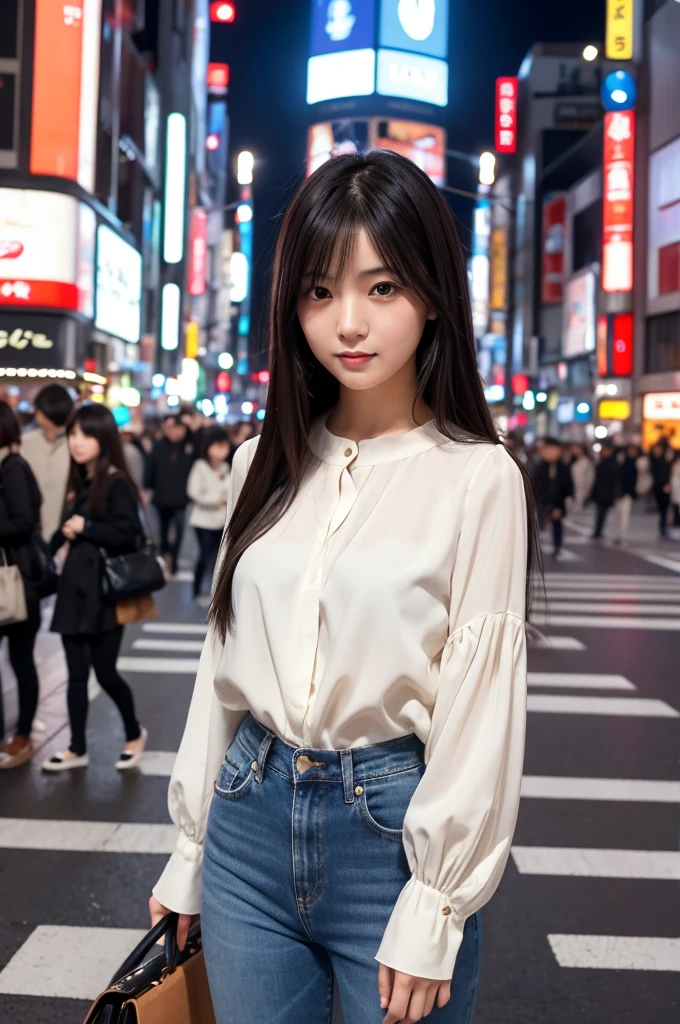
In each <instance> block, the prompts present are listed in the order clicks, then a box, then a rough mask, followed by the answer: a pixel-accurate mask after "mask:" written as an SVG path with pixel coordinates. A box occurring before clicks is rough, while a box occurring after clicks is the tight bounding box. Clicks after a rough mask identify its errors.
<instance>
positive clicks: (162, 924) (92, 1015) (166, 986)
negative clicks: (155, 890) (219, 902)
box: [84, 914, 215, 1024]
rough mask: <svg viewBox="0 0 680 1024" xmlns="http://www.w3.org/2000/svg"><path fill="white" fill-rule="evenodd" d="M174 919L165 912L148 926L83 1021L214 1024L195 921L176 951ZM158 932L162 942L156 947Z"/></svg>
mask: <svg viewBox="0 0 680 1024" xmlns="http://www.w3.org/2000/svg"><path fill="white" fill-rule="evenodd" d="M177 921H178V915H177V914H168V915H167V916H166V917H164V918H163V920H162V921H159V923H158V924H157V925H156V926H155V927H154V928H152V929H151V931H150V932H149V933H148V934H147V935H146V936H145V937H144V938H143V939H142V941H141V942H140V943H139V945H138V946H137V948H136V949H134V950H133V952H132V953H131V954H130V956H129V957H128V958H127V960H126V961H125V963H124V964H123V966H122V967H121V968H120V970H119V971H117V972H116V975H115V976H114V978H113V980H112V981H111V984H110V985H109V987H108V988H107V989H106V990H105V991H104V992H102V994H101V995H100V996H98V997H97V999H95V1001H94V1003H93V1004H92V1007H91V1009H90V1012H89V1013H88V1015H87V1017H86V1018H85V1021H84V1024H215V1014H214V1011H213V1007H212V1001H211V998H210V989H209V988H208V976H207V974H206V970H205V962H204V959H203V950H202V948H201V931H200V925H195V927H194V928H192V929H191V931H190V932H189V938H188V940H187V944H186V947H185V948H184V950H183V952H181V953H180V952H178V950H177V942H176V934H177ZM163 936H165V946H164V947H163V946H158V945H157V943H158V940H159V939H161V938H163ZM152 950H153V953H152V955H151V956H148V954H149V953H151V951H152ZM145 957H146V958H147V959H145Z"/></svg>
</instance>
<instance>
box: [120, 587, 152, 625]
mask: <svg viewBox="0 0 680 1024" xmlns="http://www.w3.org/2000/svg"><path fill="white" fill-rule="evenodd" d="M157 618H158V608H157V607H156V602H155V601H154V599H153V594H142V595H141V596H140V597H128V598H127V599H126V600H125V601H116V622H117V623H118V625H119V626H131V625H132V623H133V622H143V621H144V620H145V619H157Z"/></svg>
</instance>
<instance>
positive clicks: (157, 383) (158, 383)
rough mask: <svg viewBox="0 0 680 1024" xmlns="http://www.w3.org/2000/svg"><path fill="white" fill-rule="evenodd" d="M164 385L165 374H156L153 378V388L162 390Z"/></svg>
mask: <svg viewBox="0 0 680 1024" xmlns="http://www.w3.org/2000/svg"><path fill="white" fill-rule="evenodd" d="M164 384H165V374H163V373H154V375H153V377H152V378H151V386H152V387H154V388H162V387H163V385H164Z"/></svg>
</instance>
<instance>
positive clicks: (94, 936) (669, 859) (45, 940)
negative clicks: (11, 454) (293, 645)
mask: <svg viewBox="0 0 680 1024" xmlns="http://www.w3.org/2000/svg"><path fill="white" fill-rule="evenodd" d="M546 587H547V591H548V599H549V602H550V605H551V608H552V612H551V613H550V614H549V615H548V616H546V620H545V621H544V622H543V623H541V622H540V621H539V622H537V623H535V624H536V625H539V626H540V628H539V629H537V630H534V631H532V632H531V636H530V657H535V656H536V655H540V657H541V662H540V670H539V668H538V667H537V668H532V670H531V671H530V673H529V677H528V683H529V695H528V709H529V712H530V715H529V726H528V730H529V741H531V739H532V737H537V738H538V737H540V736H543V735H545V736H546V737H548V739H546V740H542V741H541V743H540V744H539V746H540V749H541V755H540V759H539V764H538V767H539V771H541V770H542V771H543V772H544V774H538V773H536V772H535V771H526V770H525V775H524V777H523V780H522V791H521V810H520V826H521V822H522V816H523V815H525V814H527V813H528V811H529V810H531V811H532V814H531V821H532V822H533V821H536V822H537V823H538V824H537V826H536V828H535V831H534V832H533V833H532V835H531V837H530V841H529V842H528V841H527V835H526V831H525V832H523V834H522V836H521V837H520V838H517V839H516V842H515V843H514V844H513V847H512V850H511V857H510V867H509V869H508V872H507V873H506V879H505V880H504V882H503V885H504V887H505V889H506V894H507V892H508V891H509V890H511V889H513V887H514V888H516V889H519V890H521V887H522V886H524V885H527V884H532V885H540V884H543V885H549V884H551V883H554V882H556V881H557V880H558V879H568V880H570V885H571V886H572V887H573V888H572V889H570V893H571V894H572V898H573V899H574V900H575V901H578V900H579V898H580V897H579V889H578V888H577V887H578V886H579V885H585V884H586V883H587V882H588V880H589V879H595V880H598V882H599V884H601V885H606V884H608V883H613V882H615V881H616V880H624V881H625V882H626V883H627V884H628V885H630V886H634V885H637V884H639V885H644V884H652V883H653V884H654V885H657V886H662V887H668V890H667V891H668V892H670V891H671V888H670V887H672V886H677V882H678V880H680V853H678V851H677V849H664V848H662V847H661V846H659V848H653V847H652V848H647V845H646V844H645V836H644V835H640V834H637V835H636V834H634V832H631V835H630V848H629V849H623V848H611V847H610V846H608V845H607V844H606V842H605V841H603V842H601V843H593V840H592V834H591V833H589V834H588V839H587V840H586V842H579V835H578V834H574V835H573V837H571V836H570V837H569V838H570V840H572V839H573V845H561V844H560V843H559V842H552V841H548V842H546V841H545V838H544V836H543V835H542V826H541V821H542V820H543V819H545V820H547V816H548V815H549V814H552V815H553V816H554V815H555V814H557V816H558V817H559V816H560V815H561V814H562V812H563V811H567V812H568V813H570V814H571V813H573V811H572V810H569V809H573V808H584V815H586V814H587V816H588V818H589V819H595V820H596V819H597V808H598V807H599V808H603V809H604V808H616V807H618V808H620V811H619V813H620V814H621V815H625V816H630V819H631V821H635V814H634V813H633V812H634V811H635V809H636V808H637V809H640V808H656V809H657V810H656V812H655V813H657V814H661V815H664V814H668V815H673V816H674V817H677V813H678V809H679V808H680V780H678V779H676V778H672V777H668V775H667V776H666V777H664V776H663V775H662V774H661V772H660V771H658V772H657V774H658V775H659V776H660V777H649V778H648V777H643V776H642V775H635V773H634V771H632V772H628V773H626V771H625V764H624V765H622V764H621V762H620V761H619V760H616V759H613V760H609V761H608V760H607V754H606V753H605V755H604V756H603V758H602V763H603V765H605V766H606V769H605V770H604V771H603V772H602V774H601V776H599V775H597V774H584V775H583V776H579V775H578V774H574V773H572V774H566V773H564V774H560V773H559V772H555V773H554V774H551V768H553V764H551V750H552V748H553V744H552V742H551V739H550V737H555V736H557V735H558V730H561V729H564V728H565V726H566V730H567V735H568V736H569V742H570V743H573V744H574V745H575V749H578V745H579V744H583V743H584V742H586V741H585V740H584V738H583V737H584V735H588V736H589V737H592V736H599V737H600V742H601V743H603V744H605V741H606V743H608V744H609V745H610V746H611V744H612V737H613V736H614V735H617V734H616V732H615V730H616V729H618V728H624V729H626V730H643V731H644V735H645V736H647V737H649V738H650V742H652V743H653V742H654V738H655V737H659V742H660V741H661V739H665V738H666V737H667V735H668V733H666V732H660V731H659V730H667V729H674V730H675V732H674V735H675V736H676V739H677V738H678V737H680V732H678V722H677V720H678V718H680V711H679V710H678V708H680V700H675V701H673V702H672V703H671V702H669V699H663V697H662V696H660V695H659V692H658V691H657V692H655V691H654V688H652V690H651V691H650V690H649V689H648V688H647V680H645V679H642V678H640V677H639V676H638V675H636V674H635V673H634V672H633V671H632V670H630V671H628V670H627V668H626V667H625V666H621V665H620V664H618V663H617V665H616V667H617V669H618V671H608V672H598V671H584V667H585V666H586V663H587V661H589V660H590V658H591V647H593V646H594V640H590V639H589V635H590V634H589V633H588V631H589V630H593V629H606V628H614V629H616V628H617V627H616V626H614V627H609V626H608V625H606V624H607V623H609V622H610V621H612V620H614V621H616V622H617V623H618V622H620V623H623V625H622V626H621V627H620V628H622V629H623V628H629V629H632V630H636V629H638V630H642V629H644V630H645V631H647V630H650V631H651V630H653V629H655V628H658V629H659V630H660V631H661V632H663V631H667V630H669V629H672V628H680V627H675V626H671V625H668V623H676V622H678V620H680V615H679V614H678V613H679V612H680V577H679V578H677V579H676V578H674V577H671V576H667V575H664V576H652V575H647V576H632V575H631V576H625V575H623V576H617V575H614V574H596V573H580V572H579V573H576V572H574V573H567V572H559V573H548V575H547V578H546ZM555 602H556V603H557V604H558V605H564V604H568V605H570V607H569V608H568V609H563V608H561V607H560V608H557V609H556V607H555ZM572 604H573V605H574V606H575V607H576V608H577V609H578V614H576V613H574V614H572V613H571V612H572V609H571V605H572ZM660 607H663V609H664V610H663V611H660V610H658V609H659V608H660ZM565 619H569V621H565ZM575 619H578V620H579V621H578V622H576V621H574V620H575ZM581 620H583V621H584V624H583V625H581ZM658 621H661V622H663V623H666V625H662V626H658V627H657V626H655V625H654V624H655V623H656V622H658ZM635 622H644V624H645V625H644V626H635V625H631V623H635ZM572 625H573V626H574V628H575V630H576V631H577V633H578V635H576V636H567V635H565V634H564V633H563V632H562V631H561V630H562V629H563V627H569V626H572ZM545 626H548V627H549V628H550V629H552V628H553V627H554V628H555V629H556V630H557V632H554V633H553V632H550V631H548V630H546V629H545ZM576 627H578V628H577V629H576ZM204 635H205V625H204V624H202V623H196V622H174V621H153V622H147V623H144V624H142V625H141V626H140V627H137V628H136V629H135V630H134V636H133V637H132V641H131V643H130V644H129V645H128V646H127V648H126V650H125V651H124V653H123V654H122V656H121V658H120V659H119V667H120V669H121V671H123V672H124V673H126V674H129V676H130V679H131V681H132V683H133V685H135V681H136V680H137V681H138V684H139V685H140V686H152V685H157V684H158V683H161V685H162V682H161V681H162V679H163V678H164V677H166V676H172V677H185V678H186V680H187V681H188V682H190V680H191V677H192V675H193V674H194V673H195V671H196V668H197V665H198V655H199V653H200V649H201V646H202V642H203V637H204ZM533 652H535V654H534V653H533ZM44 659H45V660H44V662H43V665H44V666H46V668H45V678H48V679H49V680H51V682H50V684H49V685H51V686H53V687H56V686H58V685H60V684H61V685H63V664H61V663H60V661H59V656H58V650H57V647H56V646H54V647H53V649H52V648H50V649H49V650H47V651H46V652H45V655H44ZM49 659H52V660H51V661H50V660H49ZM546 659H548V660H546ZM551 659H555V660H551ZM574 659H576V660H574ZM546 666H550V667H551V670H547V669H546ZM553 668H554V670H552V669H553ZM41 675H42V672H41ZM643 684H644V685H643ZM663 696H664V697H667V696H668V695H667V693H666V694H664V695H663ZM60 699H61V701H62V702H63V691H62V692H61V693H60ZM617 723H620V724H619V725H617ZM582 726H587V729H588V732H587V734H582V733H581V731H580V730H581V728H582ZM546 730H547V732H546ZM559 735H560V736H564V735H565V733H564V732H559ZM621 735H624V734H621ZM627 735H628V736H630V737H632V740H631V742H633V743H634V741H635V737H636V735H637V733H636V732H635V731H633V732H630V731H629V732H628V733H627ZM626 742H628V741H627V740H626ZM676 749H677V748H676ZM175 756H176V751H175V749H170V748H168V749H153V750H149V751H147V753H146V754H145V756H144V758H143V760H142V763H141V765H140V770H139V773H138V774H137V776H136V781H133V780H131V779H126V780H125V783H126V785H130V784H133V785H134V787H135V788H136V791H137V793H138V794H139V797H140V801H141V806H143V805H144V804H145V803H146V802H147V801H148V797H145V796H144V793H145V792H146V791H145V789H144V787H147V786H148V787H155V789H153V793H154V794H155V798H156V799H157V798H158V797H159V796H160V797H161V799H162V798H163V796H162V794H163V788H164V786H165V784H166V783H167V779H168V777H169V775H170V773H171V771H172V766H173V762H174V759H175ZM534 757H535V755H534ZM576 763H577V762H575V764H576ZM587 763H588V765H591V760H589V761H588V762H587ZM630 764H631V767H632V768H634V767H635V761H634V759H631V762H630ZM532 767H534V768H535V767H536V764H535V760H534V763H533V764H532ZM579 767H580V765H579ZM622 768H623V769H624V770H623V771H622ZM553 770H554V768H553ZM576 771H578V767H576ZM586 771H587V769H586ZM669 774H670V773H669ZM159 787H162V788H159ZM112 806H113V805H112ZM591 809H592V810H591ZM535 812H538V815H539V816H538V818H537V817H536V813H535ZM19 813H21V811H19ZM16 814H17V811H16V810H14V812H13V815H12V816H9V815H8V816H4V817H0V863H2V858H3V856H5V855H8V856H9V855H12V856H15V857H18V856H23V857H33V856H40V857H43V858H44V857H49V856H60V857H63V856H64V855H72V856H74V857H78V858H79V861H78V863H79V864H81V865H82V864H83V863H84V861H83V860H82V858H112V857H113V858H116V860H115V861H113V862H111V861H107V863H116V864H119V865H121V866H120V867H118V868H117V869H116V875H115V880H114V881H113V884H116V885H119V884H122V879H123V878H125V876H126V869H125V868H124V866H122V865H123V863H124V862H125V859H126V858H134V860H135V863H136V864H139V863H141V864H142V867H141V868H137V869H136V870H137V871H138V872H141V873H143V874H144V877H145V878H147V879H148V881H149V885H150V884H151V883H152V882H153V880H155V877H157V875H158V874H159V869H160V867H162V863H163V860H164V858H165V857H166V856H167V855H168V854H169V853H170V852H171V851H172V849H173V848H174V842H175V829H174V826H173V825H171V824H170V823H169V822H168V821H167V820H166V821H148V820H136V818H135V820H130V821H126V820H117V818H115V817H108V818H107V817H106V815H105V814H102V818H103V819H104V820H74V818H73V817H70V816H69V815H68V814H66V813H63V811H62V812H61V813H60V814H59V815H56V814H55V815H54V816H51V815H50V801H49V800H43V801H42V804H41V808H40V814H39V816H32V817H17V816H16ZM121 817H123V815H121ZM570 820H571V819H570ZM585 820H586V818H585V817H584V818H583V821H584V822H585ZM631 828H632V826H631ZM518 831H521V828H520V829H518ZM584 834H585V833H584ZM600 838H601V839H603V840H604V839H605V837H604V835H602V836H601V837H600ZM64 863H66V862H64ZM88 863H89V861H88ZM93 870H95V871H96V870H98V869H93ZM109 870H110V869H109ZM513 872H514V874H513ZM536 891H537V892H539V890H536ZM663 891H666V890H665V889H662V890H659V896H658V898H659V899H663V895H662V893H663ZM543 892H547V890H543ZM93 895H94V894H93ZM539 898H541V897H540V895H539ZM528 906H529V911H528V914H529V916H531V904H529V905H528ZM550 907H551V910H553V911H554V910H555V907H554V906H553V905H552V904H550ZM588 911H589V904H588V899H587V897H584V903H583V908H582V912H581V914H580V917H579V923H580V924H581V930H579V931H576V930H574V931H573V932H569V931H568V930H565V929H564V928H563V927H561V924H562V921H561V919H560V915H559V913H556V917H555V921H554V924H555V925H557V927H547V928H545V930H544V931H543V932H542V933H540V934H537V935H536V936H535V941H537V942H539V943H540V944H542V945H543V947H544V948H545V950H546V951H549V955H550V957H551V958H552V963H553V964H554V966H555V969H556V970H557V971H562V970H565V971H566V970H568V969H576V968H578V969H580V970H585V971H601V970H617V971H623V972H632V973H635V972H648V971H656V972H677V971H678V970H680V937H676V936H669V935H668V934H658V935H654V934H651V935H650V934H642V935H634V934H632V933H631V934H625V935H624V934H617V933H613V934H610V935H608V934H602V930H601V923H602V920H601V917H597V923H598V926H599V929H598V928H595V929H593V934H588V933H587V930H585V929H584V927H583V924H584V922H586V921H587V920H588ZM488 913H490V914H493V913H494V904H493V903H492V904H491V907H490V908H489V911H488ZM678 932H680V929H678ZM143 933H144V932H143V929H141V928H129V927H124V926H123V922H121V921H120V920H119V921H116V922H115V923H111V924H107V925H102V926H93V919H92V918H91V917H89V916H86V917H84V919H83V920H82V921H81V922H78V923H70V919H69V923H64V922H63V920H56V919H52V920H47V921H41V922H38V923H35V924H34V926H33V927H32V928H30V929H29V931H28V933H27V934H26V935H25V937H24V938H23V939H22V940H21V941H19V942H18V943H17V944H16V947H15V948H13V949H12V950H10V952H9V953H8V954H7V955H4V956H2V957H1V958H0V1018H2V1017H3V1002H2V999H3V997H4V996H7V997H26V998H28V999H29V1000H30V999H31V998H36V997H41V998H47V999H52V1000H64V1001H68V1000H72V1001H73V1002H74V1008H75V1007H77V1008H78V1012H81V1011H82V1010H84V1008H85V1006H86V1003H87V1002H88V1001H90V1000H91V999H93V998H94V996H95V995H96V994H97V992H99V991H100V989H101V988H103V987H104V986H105V985H106V983H107V982H108V980H109V977H110V975H111V974H112V973H113V971H114V970H115V968H116V967H117V966H118V964H119V963H120V962H121V961H122V960H123V959H124V958H125V956H126V954H127V953H128V952H129V951H130V949H131V948H132V947H133V946H134V945H135V944H136V942H137V941H138V940H139V938H140V937H141V936H142V935H143ZM65 950H67V951H68V962H69V966H68V969H67V970H64V965H63V960H64V956H65V952H64V951H65ZM60 960H61V962H60ZM55 963H57V964H58V965H59V969H53V968H52V967H51V966H48V967H46V964H47V965H53V964H55ZM74 1019H75V1017H74ZM602 1019H603V1020H605V1019H607V1018H602ZM598 1020H599V1018H598ZM347 1024H351V1022H347Z"/></svg>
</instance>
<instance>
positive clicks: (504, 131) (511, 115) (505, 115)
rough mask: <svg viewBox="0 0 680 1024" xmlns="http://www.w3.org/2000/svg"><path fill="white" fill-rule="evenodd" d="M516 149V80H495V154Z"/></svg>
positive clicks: (512, 151) (511, 151)
mask: <svg viewBox="0 0 680 1024" xmlns="http://www.w3.org/2000/svg"><path fill="white" fill-rule="evenodd" d="M516 149H517V79H516V78H497V79H496V152H497V153H514V152H515V150H516Z"/></svg>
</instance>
